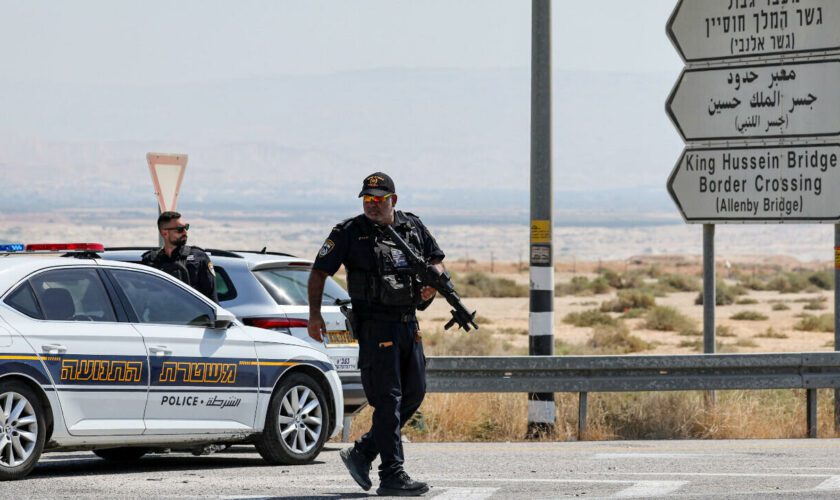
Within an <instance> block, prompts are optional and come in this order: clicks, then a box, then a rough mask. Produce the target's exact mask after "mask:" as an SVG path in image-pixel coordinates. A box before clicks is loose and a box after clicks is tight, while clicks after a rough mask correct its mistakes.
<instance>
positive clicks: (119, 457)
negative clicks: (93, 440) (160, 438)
mask: <svg viewBox="0 0 840 500" xmlns="http://www.w3.org/2000/svg"><path fill="white" fill-rule="evenodd" d="M148 452H149V449H148V448H131V447H124V448H103V449H101V450H93V454H94V455H96V456H97V457H99V458H102V459H105V460H107V461H109V462H136V461H137V460H140V459H141V458H143V455H145V454H146V453H148Z"/></svg>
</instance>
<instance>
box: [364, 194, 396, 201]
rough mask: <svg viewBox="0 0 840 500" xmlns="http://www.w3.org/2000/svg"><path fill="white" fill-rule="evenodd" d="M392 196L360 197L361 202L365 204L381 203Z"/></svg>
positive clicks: (367, 195) (368, 195)
mask: <svg viewBox="0 0 840 500" xmlns="http://www.w3.org/2000/svg"><path fill="white" fill-rule="evenodd" d="M393 195H394V193H391V194H386V195H385V196H373V195H370V194H366V195H363V196H362V201H364V202H365V203H382V202H383V201H385V200H387V199H388V198H390V197H391V196H393Z"/></svg>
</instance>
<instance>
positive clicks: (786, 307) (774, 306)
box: [773, 302, 790, 311]
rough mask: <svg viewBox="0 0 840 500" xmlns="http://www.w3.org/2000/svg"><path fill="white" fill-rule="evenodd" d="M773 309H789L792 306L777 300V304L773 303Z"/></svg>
mask: <svg viewBox="0 0 840 500" xmlns="http://www.w3.org/2000/svg"><path fill="white" fill-rule="evenodd" d="M773 310H774V311H789V310H790V306H789V305H787V304H783V303H782V302H776V303H775V304H773Z"/></svg>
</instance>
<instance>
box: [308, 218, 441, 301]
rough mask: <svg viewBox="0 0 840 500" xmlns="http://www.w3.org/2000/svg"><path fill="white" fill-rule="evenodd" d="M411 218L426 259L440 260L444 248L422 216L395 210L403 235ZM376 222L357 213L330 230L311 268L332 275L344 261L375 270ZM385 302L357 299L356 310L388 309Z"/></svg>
mask: <svg viewBox="0 0 840 500" xmlns="http://www.w3.org/2000/svg"><path fill="white" fill-rule="evenodd" d="M406 220H408V221H410V222H411V223H412V224H413V225H414V227H415V228H416V229H417V233H418V235H419V236H420V243H421V247H422V248H421V249H420V250H421V251H422V253H423V258H424V259H426V261H427V262H440V261H442V260H443V259H444V257H446V255H445V254H444V253H443V250H441V249H440V247H439V246H438V244H437V241H435V238H434V237H433V236H432V235H431V233H429V230H428V229H427V228H426V226H425V225H424V224H423V222H421V221H420V218H419V217H417V216H416V215H414V214H412V213H405V212H401V211H395V212H394V222H395V225H396V226H397V230H398V232H400V234H401V235H403V236H404V234H403V232H402V231H400V229H399V228H400V227H401V225H402V224H404V223H405V222H406ZM373 233H374V223H373V222H371V221H370V219H368V218H367V217H366V216H365V215H364V214H361V215H358V216H356V217H354V218H352V219H347V220H345V221H344V222H341V223H340V224H338V225H337V226H335V227H334V228H333V230H332V232H331V233H330V235H329V237H328V238H327V240H326V241H325V242H324V245H323V246H322V247H321V250H320V251H319V252H318V256H317V257H316V258H315V263H314V264H312V269H317V270H319V271H323V272H325V273H327V274H329V275H330V276H332V275H333V274H335V273H336V271H338V269H339V268H340V267H341V265H342V264H344V266H345V268H347V269H348V270H350V269H354V270H360V271H368V272H376V271H377V270H378V265H377V262H376V254H375V253H374V251H373V241H372V240H371V238H373ZM389 309H391V308H387V307H386V306H384V305H382V304H375V303H374V304H361V303H359V302H358V301H356V300H354V301H353V311H355V312H357V313H358V314H361V315H364V314H366V313H367V312H378V311H382V310H389Z"/></svg>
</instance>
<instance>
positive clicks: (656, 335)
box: [420, 257, 834, 354]
mask: <svg viewBox="0 0 840 500" xmlns="http://www.w3.org/2000/svg"><path fill="white" fill-rule="evenodd" d="M667 260H668V259H661V261H660V262H659V263H658V264H657V265H661V266H663V270H665V271H666V272H679V273H687V274H691V275H694V276H699V274H700V262H699V259H681V258H674V259H672V260H671V262H672V264H673V265H671V266H667V265H663V264H662V262H664V261H667ZM678 262H679V263H681V264H680V265H677V263H678ZM755 262H761V265H765V266H766V265H771V264H772V265H776V266H778V267H780V268H782V269H793V268H802V267H806V268H812V269H825V268H826V267H827V265H828V264H827V263H808V264H802V263H799V262H798V261H796V259H792V258H788V257H777V258H774V259H771V261H768V259H767V258H766V257H762V259H761V260H760V261H756V260H753V259H749V258H745V259H742V260H741V261H740V262H738V263H737V264H736V265H737V266H740V267H741V270H742V271H743V270H744V269H750V267H751V266H753V265H754V263H755ZM647 264H649V263H645V264H644V265H647ZM597 265H598V264H597V263H577V269H576V272H575V273H572V272H571V271H570V270H569V269H567V267H568V265H566V264H564V265H563V266H562V267H561V268H560V269H559V270H558V271H557V272H556V274H555V282H557V283H560V282H567V281H569V280H570V279H571V277H572V276H575V275H583V276H587V277H589V278H592V277H594V276H596V275H595V274H594V273H593V271H594V269H595V268H596V267H597ZM602 265H606V266H611V267H613V268H615V270H616V271H619V272H621V271H623V270H624V266H625V263H624V262H619V263H602ZM638 265H642V264H638ZM469 267H470V269H469V270H481V271H484V272H489V264H487V263H484V264H479V263H470V266H469ZM669 267H670V269H669ZM720 267H721V269H719V270H718V277H719V279H723V280H725V281H727V282H728V283H729V284H734V281H730V280H727V278H726V276H727V275H728V273H729V271H731V269H730V270H727V269H726V268H725V266H720ZM449 268H450V270H455V271H461V272H463V271H464V270H465V269H466V266H465V263H463V262H461V263H453V264H450V265H449ZM494 271H495V272H494V273H493V275H494V276H500V277H502V276H503V277H506V278H510V279H513V280H515V281H516V282H518V283H521V284H527V283H528V280H529V274H528V271H527V270H524V271H523V272H518V270H517V264H499V263H495V264H494ZM697 295H698V294H697V293H695V292H681V293H673V294H670V295H668V296H667V297H662V298H660V297H657V299H656V303H657V305H665V306H671V307H674V308H676V309H678V310H679V311H681V312H682V313H683V314H685V315H687V316H689V317H690V318H693V319H695V320H696V321H697V328H698V330H699V331H702V324H703V306H701V305H695V303H694V301H695V299H696V298H697ZM614 297H615V293H614V292H613V293H610V294H604V295H594V296H586V297H578V296H565V297H557V298H556V299H555V303H554V308H555V337H556V338H557V339H558V340H562V341H563V342H566V343H569V344H582V343H585V342H586V341H587V339H589V337H590V336H591V334H592V329H591V328H579V327H575V326H573V325H570V324H567V323H564V322H563V317H564V316H565V315H566V314H568V313H570V312H579V311H584V310H587V309H594V308H597V307H599V306H600V304H601V303H602V302H604V301H606V300H609V299H612V298H614ZM833 297H834V294H833V292H830V291H821V292H818V293H792V294H781V293H779V292H775V291H760V292H759V291H751V292H750V293H749V294H748V295H744V296H740V297H739V299H741V300H742V299H745V298H751V299H754V300H756V301H757V303H756V304H750V305H728V306H718V307H717V308H716V324H717V325H718V327H720V326H726V327H728V328H729V330H730V331H731V333H732V334H734V336H720V335H719V336H718V337H717V340H718V342H720V343H722V344H723V346H724V347H723V348H722V349H720V351H721V352H739V353H748V352H813V351H831V350H833V340H834V334H833V333H822V332H805V331H798V330H796V329H795V328H794V325H795V324H796V323H797V322H798V321H799V318H798V317H797V316H798V315H800V314H802V313H808V314H813V315H820V314H826V313H831V312H832V308H833ZM820 298H822V299H823V300H824V302H822V304H823V305H824V306H825V309H822V310H805V309H804V307H805V306H806V303H805V302H804V301H805V300H811V299H820ZM464 302H465V303H466V304H467V306H468V307H469V308H470V309H475V310H477V312H478V317H479V318H480V321H479V326H480V327H481V328H485V329H488V330H492V331H493V332H494V338H498V339H499V340H500V341H508V342H510V343H512V344H513V345H515V346H518V347H522V348H524V349H525V350H527V346H528V298H527V297H522V298H465V299H464ZM777 302H783V303H785V304H786V305H787V306H788V307H789V308H790V309H788V310H782V311H774V310H773V309H772V307H773V304H774V303H777ZM741 311H755V312H759V313H761V314H764V315H765V316H767V318H768V319H766V320H762V321H744V320H733V319H731V318H732V316H733V315H735V314H737V313H738V312H741ZM613 316H615V317H618V316H619V314H613ZM448 317H449V308H448V304H446V301H444V300H436V301H435V302H434V303H433V304H432V306H431V307H430V308H429V309H428V310H427V311H425V312H423V313H421V315H420V320H421V326H422V328H424V329H427V330H428V329H440V328H442V326H443V323H444V321H445V320H446V319H448ZM626 321H627V324H628V325H629V326H630V329H631V331H632V333H633V334H634V335H637V336H638V337H640V338H642V339H644V340H646V341H648V342H651V343H653V344H654V346H653V347H652V348H651V349H649V350H646V351H643V352H641V353H639V354H693V353H697V352H698V350H696V349H695V348H692V347H680V345H679V344H680V343H681V342H684V341H686V340H688V341H692V340H694V341H700V342H702V336H692V337H685V336H680V335H679V334H677V333H676V332H661V331H653V330H645V329H642V326H641V324H642V322H643V320H642V319H630V320H626ZM771 327H772V328H773V331H774V332H775V333H776V334H784V335H786V336H787V338H766V337H762V336H761V335H762V334H765V333H766V332H767V330H768V328H771Z"/></svg>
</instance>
